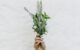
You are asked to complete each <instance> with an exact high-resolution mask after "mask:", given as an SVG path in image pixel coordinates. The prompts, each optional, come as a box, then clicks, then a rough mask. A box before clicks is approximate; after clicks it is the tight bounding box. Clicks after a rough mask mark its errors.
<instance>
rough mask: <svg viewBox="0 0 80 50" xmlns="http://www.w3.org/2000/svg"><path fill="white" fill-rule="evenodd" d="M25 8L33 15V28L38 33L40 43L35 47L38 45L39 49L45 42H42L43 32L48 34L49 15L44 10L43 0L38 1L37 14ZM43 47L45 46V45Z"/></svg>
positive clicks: (37, 37) (37, 48)
mask: <svg viewBox="0 0 80 50" xmlns="http://www.w3.org/2000/svg"><path fill="white" fill-rule="evenodd" d="M24 9H25V10H26V11H27V12H28V13H29V14H30V15H31V16H32V19H33V27H32V28H33V29H34V31H35V32H36V33H37V35H36V39H35V40H36V42H37V43H38V44H35V47H36V50H39V48H40V47H42V45H43V43H41V42H40V41H41V40H42V39H41V37H42V35H43V34H46V32H47V29H46V25H47V19H49V16H48V15H47V14H46V12H43V8H42V0H38V1H37V12H36V13H35V14H32V13H31V12H30V11H29V10H28V9H27V8H25V7H24ZM36 42H35V43H36ZM42 48H44V46H43V47H42ZM43 50H45V49H43Z"/></svg>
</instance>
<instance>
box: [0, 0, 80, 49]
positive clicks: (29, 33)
mask: <svg viewBox="0 0 80 50" xmlns="http://www.w3.org/2000/svg"><path fill="white" fill-rule="evenodd" d="M43 2H44V3H43V6H44V10H45V11H46V12H47V14H49V16H50V17H51V19H50V20H49V21H48V25H47V28H48V33H47V35H44V41H45V43H46V50H80V20H79V19H80V0H44V1H43ZM24 7H27V8H28V9H29V10H30V11H31V12H32V13H35V10H36V0H0V50H34V48H33V44H34V38H35V33H34V31H33V29H32V25H33V22H32V18H31V17H30V16H29V14H28V13H27V12H26V11H25V10H24Z"/></svg>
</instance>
